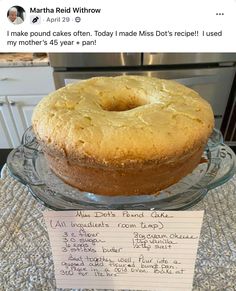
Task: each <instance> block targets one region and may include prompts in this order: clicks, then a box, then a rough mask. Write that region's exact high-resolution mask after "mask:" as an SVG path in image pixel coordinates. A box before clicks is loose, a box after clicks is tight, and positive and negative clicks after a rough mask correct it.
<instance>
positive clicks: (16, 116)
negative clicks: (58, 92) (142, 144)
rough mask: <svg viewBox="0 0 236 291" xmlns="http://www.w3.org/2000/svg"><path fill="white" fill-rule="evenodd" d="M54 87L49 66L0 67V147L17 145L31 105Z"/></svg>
mask: <svg viewBox="0 0 236 291" xmlns="http://www.w3.org/2000/svg"><path fill="white" fill-rule="evenodd" d="M54 90H55V87H54V81H53V71H52V68H51V67H11V68H0V148H13V147H17V146H18V145H19V144H20V141H21V137H22V135H23V133H24V131H25V130H26V129H27V128H28V127H29V126H30V125H31V116H32V113H33V109H34V107H35V106H36V105H37V103H38V102H39V101H40V100H41V99H42V98H43V97H44V96H45V95H47V94H48V93H50V92H52V91H54Z"/></svg>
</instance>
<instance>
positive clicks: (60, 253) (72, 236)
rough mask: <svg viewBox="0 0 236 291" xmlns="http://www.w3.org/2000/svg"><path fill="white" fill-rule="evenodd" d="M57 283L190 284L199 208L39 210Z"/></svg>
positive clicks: (172, 287)
mask: <svg viewBox="0 0 236 291" xmlns="http://www.w3.org/2000/svg"><path fill="white" fill-rule="evenodd" d="M44 219H45V222H46V225H47V229H48V233H49V238H50V243H51V248H52V253H53V258H54V266H55V276H56V283H57V287H58V288H98V289H138V290H160V291H166V290H181V291H185V290H192V281H193V274H194V264H195V259H196V253H197V246H198V240H199V235H200V230H201V225H202V219H203V211H164V212H162V211H133V210H130V211H126V210H115V211H45V212H44Z"/></svg>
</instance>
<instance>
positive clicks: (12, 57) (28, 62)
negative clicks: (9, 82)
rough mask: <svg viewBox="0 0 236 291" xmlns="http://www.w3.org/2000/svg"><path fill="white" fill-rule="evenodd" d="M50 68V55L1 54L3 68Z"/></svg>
mask: <svg viewBox="0 0 236 291" xmlns="http://www.w3.org/2000/svg"><path fill="white" fill-rule="evenodd" d="M41 66H49V59H48V55H47V54H44V55H42V56H41V55H34V54H32V53H6V54H5V53H4V54H0V68H1V67H3V68H4V67H41Z"/></svg>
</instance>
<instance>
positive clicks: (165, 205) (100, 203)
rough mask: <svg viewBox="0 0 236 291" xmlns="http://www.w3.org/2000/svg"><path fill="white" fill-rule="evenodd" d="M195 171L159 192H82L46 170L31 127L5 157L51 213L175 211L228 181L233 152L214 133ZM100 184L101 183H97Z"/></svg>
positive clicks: (233, 166)
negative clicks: (51, 210)
mask: <svg viewBox="0 0 236 291" xmlns="http://www.w3.org/2000/svg"><path fill="white" fill-rule="evenodd" d="M202 160H203V162H202V163H200V164H199V165H198V166H197V167H196V168H195V170H194V171H193V172H192V173H191V174H189V175H187V176H186V177H184V178H183V179H182V180H180V181H179V182H178V183H176V184H174V185H172V186H170V187H168V188H167V189H165V190H162V191H160V192H159V193H153V194H152V195H138V196H125V195H124V196H116V197H110V196H109V197H108V196H103V195H97V194H95V193H88V192H82V191H80V190H78V189H76V188H73V187H71V186H69V185H67V184H65V183H64V182H63V181H62V180H61V179H60V178H58V177H57V176H56V175H55V174H54V173H53V172H52V170H51V169H50V168H49V166H48V163H47V160H46V159H45V157H44V154H43V152H42V150H41V148H40V145H39V143H38V142H37V139H36V138H35V136H34V133H33V131H32V128H31V127H30V128H28V129H27V130H26V132H25V133H24V135H23V138H22V143H21V145H20V146H19V147H18V148H16V149H14V150H13V151H12V152H11V153H10V154H9V156H8V159H7V166H8V169H9V171H10V174H11V175H12V176H13V177H14V178H16V179H18V180H19V181H20V182H21V183H23V184H25V185H27V187H28V188H29V190H30V192H31V193H32V195H33V196H34V197H35V198H36V199H37V200H39V201H40V202H41V203H42V204H44V205H45V206H46V207H49V208H51V209H54V210H94V209H101V210H108V209H129V210H132V209H134V210H145V209H146V210H178V209H186V208H189V207H191V206H193V205H195V204H196V203H197V202H198V201H200V200H201V199H202V198H203V197H204V196H205V195H206V194H207V192H208V191H209V190H210V189H213V188H215V187H217V186H220V185H222V184H223V183H225V182H226V181H228V180H229V179H230V178H231V177H232V176H233V175H234V174H235V170H236V158H235V154H234V152H233V151H232V150H231V149H230V148H229V147H228V146H227V145H225V144H224V143H223V138H222V135H221V133H220V132H219V131H218V130H216V129H215V130H214V131H213V134H212V136H211V137H210V139H209V141H208V144H207V146H206V148H205V151H204V153H203V159H202ZM101 182H102V181H101Z"/></svg>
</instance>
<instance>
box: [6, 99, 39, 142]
mask: <svg viewBox="0 0 236 291" xmlns="http://www.w3.org/2000/svg"><path fill="white" fill-rule="evenodd" d="M43 97H44V96H42V95H34V96H8V97H7V99H8V103H9V106H10V109H11V113H12V116H13V119H14V122H15V125H16V129H17V132H18V134H19V136H20V138H21V137H22V135H23V133H24V132H25V130H26V129H27V128H28V127H29V126H31V117H32V114H33V110H34V107H35V106H36V105H37V104H38V102H39V101H40V100H41V99H42V98H43Z"/></svg>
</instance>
